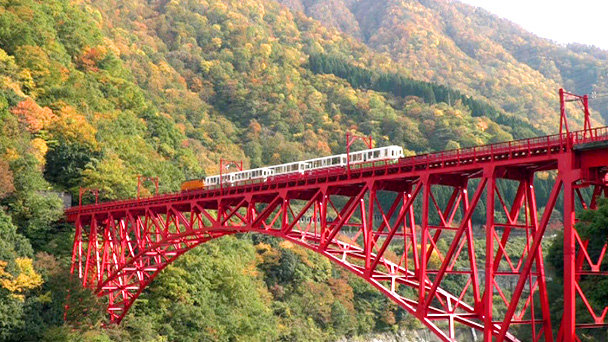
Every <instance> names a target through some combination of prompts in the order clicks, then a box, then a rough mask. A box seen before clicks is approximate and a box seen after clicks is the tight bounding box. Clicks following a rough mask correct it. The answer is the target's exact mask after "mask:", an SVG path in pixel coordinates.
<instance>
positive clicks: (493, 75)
mask: <svg viewBox="0 0 608 342" xmlns="http://www.w3.org/2000/svg"><path fill="white" fill-rule="evenodd" d="M280 1H281V2H283V3H284V4H286V5H287V6H289V7H290V8H293V9H294V10H297V11H303V12H304V13H306V14H307V15H309V16H311V17H313V18H316V19H318V20H320V21H322V22H323V23H325V24H327V25H329V26H332V27H335V28H337V29H340V30H342V31H343V32H346V33H348V34H350V35H352V36H354V37H357V38H358V39H359V40H360V41H362V42H363V43H365V44H366V45H367V46H369V47H370V48H372V49H374V50H375V51H379V52H386V53H389V54H390V55H391V57H392V58H393V59H394V60H395V61H397V62H398V63H399V64H400V65H401V66H403V67H405V68H406V69H407V71H408V72H409V73H410V75H411V76H412V77H414V78H416V79H419V80H426V81H431V82H436V83H439V84H444V85H448V86H450V87H453V88H456V89H459V90H461V91H463V92H465V93H467V94H473V95H475V96H483V97H485V98H486V99H488V101H489V102H490V103H492V104H495V105H497V106H500V107H501V108H503V109H504V110H506V111H508V112H511V113H517V114H518V115H521V116H523V117H527V118H529V119H530V120H531V121H533V122H534V124H535V125H537V127H546V128H549V130H550V132H554V131H555V127H556V126H555V125H556V123H557V122H558V121H557V120H556V119H555V104H556V103H557V101H558V98H557V89H558V88H560V87H564V88H566V89H567V90H569V91H571V92H574V93H579V94H591V93H593V92H595V93H597V94H605V93H606V92H607V91H608V79H607V78H606V77H608V64H607V63H606V61H607V60H606V58H607V53H606V51H603V50H600V49H597V48H592V47H588V46H582V45H577V44H572V45H569V46H561V45H557V44H555V43H553V42H551V41H549V40H546V39H542V38H539V37H537V36H535V35H533V34H531V33H529V32H527V31H525V30H524V29H522V28H521V27H519V26H517V25H515V24H514V23H512V22H510V21H508V20H506V19H500V18H498V17H497V16H495V15H493V14H491V13H488V12H487V11H485V10H483V9H481V8H475V7H473V6H470V5H466V4H462V3H460V2H458V1H452V0H405V1H402V0H387V1H375V0H331V1H330V0H280ZM606 104H608V102H607V100H606V98H605V97H604V98H598V99H597V100H594V101H592V106H594V108H595V109H596V110H597V111H598V112H601V113H602V115H603V117H604V119H605V118H608V110H607V109H606V108H607V106H606ZM577 114H578V113H577ZM597 118H598V119H599V115H598V116H597Z"/></svg>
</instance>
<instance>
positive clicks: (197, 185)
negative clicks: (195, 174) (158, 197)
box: [181, 179, 205, 191]
mask: <svg viewBox="0 0 608 342" xmlns="http://www.w3.org/2000/svg"><path fill="white" fill-rule="evenodd" d="M204 188H205V180H204V179H190V180H187V181H185V182H183V183H182V186H181V190H182V191H192V190H199V189H204Z"/></svg>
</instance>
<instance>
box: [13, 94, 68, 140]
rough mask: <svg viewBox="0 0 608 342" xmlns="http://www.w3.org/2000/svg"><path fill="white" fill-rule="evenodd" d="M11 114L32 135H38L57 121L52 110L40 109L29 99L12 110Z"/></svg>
mask: <svg viewBox="0 0 608 342" xmlns="http://www.w3.org/2000/svg"><path fill="white" fill-rule="evenodd" d="M11 113H13V115H15V116H16V117H17V119H18V120H19V122H20V123H21V124H23V125H25V128H26V129H27V130H28V131H29V132H30V133H38V132H39V131H41V130H42V129H45V128H47V127H48V126H49V125H50V124H51V123H52V122H53V121H55V120H56V119H57V117H56V116H55V114H53V111H52V110H51V109H50V108H48V107H40V106H39V105H38V104H37V103H36V102H35V101H34V100H32V98H29V97H28V98H26V99H25V100H23V101H21V102H19V103H18V104H17V106H15V107H13V108H11Z"/></svg>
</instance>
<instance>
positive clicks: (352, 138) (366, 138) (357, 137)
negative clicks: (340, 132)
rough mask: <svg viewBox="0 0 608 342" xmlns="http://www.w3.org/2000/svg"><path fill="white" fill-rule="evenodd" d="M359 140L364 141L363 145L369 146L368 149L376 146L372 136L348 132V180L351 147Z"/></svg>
mask: <svg viewBox="0 0 608 342" xmlns="http://www.w3.org/2000/svg"><path fill="white" fill-rule="evenodd" d="M357 140H361V141H363V143H364V144H365V146H367V148H368V149H372V148H373V145H374V142H373V140H372V136H371V135H370V136H365V135H358V134H352V133H350V132H346V170H347V172H348V178H350V147H351V145H352V144H354V143H355V142H356V141H357Z"/></svg>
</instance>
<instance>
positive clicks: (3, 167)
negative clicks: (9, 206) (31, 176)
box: [0, 159, 15, 198]
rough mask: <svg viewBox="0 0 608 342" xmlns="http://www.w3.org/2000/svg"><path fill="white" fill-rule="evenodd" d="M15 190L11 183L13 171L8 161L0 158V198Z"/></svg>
mask: <svg viewBox="0 0 608 342" xmlns="http://www.w3.org/2000/svg"><path fill="white" fill-rule="evenodd" d="M13 191H15V185H14V184H13V172H12V171H11V169H10V168H9V164H8V161H6V160H4V159H0V198H3V197H5V196H6V195H8V194H10V193H11V192H13Z"/></svg>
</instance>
